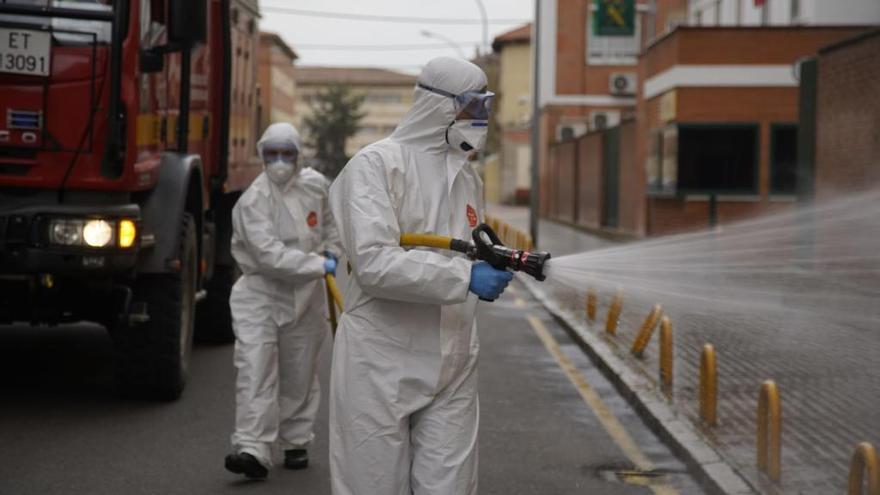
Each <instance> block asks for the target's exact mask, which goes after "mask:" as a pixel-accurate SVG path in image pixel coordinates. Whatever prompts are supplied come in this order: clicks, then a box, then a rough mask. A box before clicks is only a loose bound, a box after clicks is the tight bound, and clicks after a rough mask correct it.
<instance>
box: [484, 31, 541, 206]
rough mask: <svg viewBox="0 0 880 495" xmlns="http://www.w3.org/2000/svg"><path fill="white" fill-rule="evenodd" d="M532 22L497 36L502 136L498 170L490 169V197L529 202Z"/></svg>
mask: <svg viewBox="0 0 880 495" xmlns="http://www.w3.org/2000/svg"><path fill="white" fill-rule="evenodd" d="M531 32H532V29H531V24H528V25H525V26H521V27H519V28H516V29H514V30H512V31H509V32H507V33H504V34H502V35H500V36H498V37H496V38H495V40H494V42H493V43H492V49H493V50H494V51H495V53H496V54H497V55H498V59H499V62H498V63H499V71H498V74H499V77H498V87H497V88H492V89H493V90H494V91H495V92H496V93H497V96H496V99H495V103H494V108H493V109H492V110H493V113H494V117H495V121H496V123H497V130H498V132H499V134H500V136H499V138H500V139H499V148H500V149H499V155H500V156H499V160H498V161H497V162H496V163H497V165H496V167H497V171H492V170H489V169H488V168H487V170H486V199H487V200H488V201H490V202H496V203H527V202H528V198H529V191H530V189H531V172H530V170H531V144H530V119H531V113H532V112H531V110H532V94H531V87H532V84H531V63H532V62H531V58H532V57H531Z"/></svg>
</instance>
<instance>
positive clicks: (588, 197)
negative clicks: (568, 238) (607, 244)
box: [538, 0, 880, 236]
mask: <svg viewBox="0 0 880 495" xmlns="http://www.w3.org/2000/svg"><path fill="white" fill-rule="evenodd" d="M626 3H627V2H612V1H602V0H599V1H595V2H587V1H576V0H555V1H554V0H548V1H547V2H541V4H540V10H539V21H540V27H539V36H540V41H539V47H538V50H539V53H540V56H541V58H540V60H539V61H538V65H539V74H540V75H541V76H540V83H539V84H540V87H539V88H540V108H541V115H540V118H541V149H540V177H541V191H540V199H541V201H540V205H541V212H542V214H543V215H544V216H547V217H550V218H554V219H557V220H560V221H564V222H569V223H573V224H576V225H580V226H583V227H585V228H589V229H594V230H600V231H605V232H608V233H617V234H623V235H627V236H644V235H661V234H667V233H673V232H680V231H686V230H694V229H700V228H705V227H707V226H709V225H714V224H716V223H724V222H731V221H736V220H740V219H743V218H747V217H750V216H754V215H758V214H762V213H766V212H771V211H776V210H780V209H785V208H790V207H791V205H793V204H794V201H795V199H796V197H797V192H798V174H799V170H798V169H799V165H798V156H797V151H798V149H799V148H800V146H801V143H800V142H799V136H798V120H799V105H800V103H799V76H800V74H799V72H800V68H801V64H802V62H803V61H804V60H807V59H808V58H809V57H811V56H815V54H816V53H818V51H819V50H820V49H821V48H822V47H824V46H827V45H829V44H833V43H836V42H839V41H841V40H844V39H846V38H848V37H851V36H854V35H857V34H859V33H862V32H865V31H866V29H867V28H866V27H865V26H861V25H856V21H853V17H855V16H857V14H859V13H861V14H864V16H867V17H866V18H863V19H861V21H864V22H868V23H880V17H876V16H875V14H874V13H873V10H872V5H880V2H873V3H872V5H867V3H866V2H862V1H861V0H848V1H847V2H833V3H834V4H835V5H836V6H838V10H844V11H846V12H849V13H848V14H846V15H844V14H841V13H840V12H839V11H838V10H835V12H834V14H833V15H830V14H829V15H827V16H825V15H826V10H825V9H826V7H827V6H826V5H819V4H823V2H806V1H804V2H801V3H800V4H797V5H794V7H793V6H792V5H793V4H790V3H789V4H785V2H783V1H765V2H753V1H749V2H734V1H730V2H726V1H718V2H706V1H699V0H697V1H691V2H685V1H680V2H674V1H669V2H662V1H659V0H658V1H652V2H638V3H636V4H635V9H634V10H635V12H634V13H633V18H634V24H635V25H634V26H632V28H633V29H631V31H630V39H629V40H628V41H624V39H625V37H624V38H621V37H619V36H616V35H611V36H609V35H607V33H606V34H600V33H597V32H594V31H595V30H596V29H598V27H597V26H600V24H599V23H597V22H596V20H597V19H595V17H596V16H599V15H603V12H602V9H605V8H612V9H617V8H620V7H619V6H620V5H621V4H626ZM761 3H763V4H764V5H763V7H761V6H760V5H759V4H761ZM849 3H852V9H849V6H848V5H844V4H849ZM783 4H785V5H783ZM735 5H738V6H739V8H740V11H741V15H740V18H739V23H738V24H737V23H736V22H737V18H736V17H735V14H736V12H735V9H734V6H735ZM756 5H758V6H757V7H756ZM783 7H785V8H783ZM761 8H766V9H767V10H765V11H764V12H765V14H763V15H765V16H767V17H768V19H765V21H764V22H763V24H764V25H762V21H761V18H760V15H761V12H760V9H761ZM786 8H787V9H788V13H789V14H791V10H792V9H794V10H795V12H794V13H795V14H796V15H795V16H794V17H792V16H791V15H789V17H787V18H785V16H783V15H782V14H781V13H780V12H782V11H785V10H786ZM711 9H715V10H711ZM755 9H758V10H755ZM874 10H876V9H874ZM701 12H702V13H701ZM563 14H564V15H563ZM728 14H729V15H728ZM876 14H878V15H880V12H877V13H876ZM756 15H757V16H758V17H755V16H756ZM731 16H733V17H731ZM823 16H825V17H823ZM870 16H875V17H870ZM707 18H711V19H713V21H712V22H713V23H714V24H712V25H708V26H707V25H706V24H707V23H708V21H707ZM716 18H717V22H715V20H716ZM786 19H787V20H786ZM696 21H699V24H700V25H696V24H698V23H697V22H696ZM792 23H794V24H795V25H792ZM768 24H770V25H768ZM614 34H619V33H614ZM642 36H643V37H642ZM601 38H605V40H604V41H603V40H601ZM626 43H630V45H628V46H625V45H626ZM597 46H598V47H603V48H602V49H601V50H605V55H604V56H601V57H600V56H599V52H600V51H601V50H600V49H599V48H597ZM624 48H626V49H627V51H623V50H624ZM632 53H634V55H632V56H630V54H632ZM603 61H606V62H608V63H613V64H614V65H611V66H606V65H603ZM608 67H611V69H610V70H609V69H608ZM624 71H626V72H624ZM606 78H607V79H606ZM603 79H606V84H607V85H608V86H607V87H606V88H605V90H606V92H605V93H601V90H602V88H600V83H601V81H602V80H603ZM616 81H617V82H619V84H616V83H615V82H616ZM630 87H631V89H629V88H630ZM620 88H627V91H628V92H630V93H631V95H627V94H620ZM599 115H604V118H602V119H601V122H600V121H597V117H598V116H599ZM801 141H802V139H801Z"/></svg>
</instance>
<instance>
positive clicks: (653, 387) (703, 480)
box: [517, 274, 760, 495]
mask: <svg viewBox="0 0 880 495" xmlns="http://www.w3.org/2000/svg"><path fill="white" fill-rule="evenodd" d="M517 275H518V278H519V280H520V282H522V283H523V285H525V286H526V288H527V289H528V290H529V292H530V293H531V294H532V296H534V297H535V299H537V300H538V301H540V302H541V304H542V305H543V306H544V308H545V309H547V311H549V312H550V313H551V314H552V315H553V316H554V317H555V318H556V319H557V320H558V321H559V322H560V323H562V325H563V327H564V328H565V330H566V331H567V332H568V334H569V335H570V336H571V337H572V338H573V339H574V340H575V342H577V344H578V345H579V346H580V347H581V349H583V350H584V352H586V353H587V355H588V356H589V357H590V358H591V359H592V360H593V361H594V362H595V363H596V365H597V367H598V368H599V369H600V370H601V371H602V373H603V374H604V375H605V376H606V377H607V378H608V379H609V380H610V381H611V382H612V383H613V384H614V386H615V387H616V388H617V389H618V391H619V392H620V393H621V395H623V396H624V397H625V398H626V399H627V401H628V402H629V403H630V404H632V406H633V407H634V408H635V410H636V411H637V412H638V414H639V415H640V416H641V417H642V419H643V420H644V421H645V422H646V423H647V424H648V426H649V427H650V428H651V430H653V431H654V432H655V433H656V434H657V435H658V436H660V437H661V438H662V439H663V440H664V441H665V442H666V443H667V444H669V446H670V447H671V448H672V449H673V451H675V453H676V454H677V455H678V456H680V457H681V458H682V459H683V460H684V462H685V463H686V464H687V465H688V466H689V467H690V468H692V469H693V470H694V471H695V473H696V475H697V479H698V481H699V482H700V484H701V485H703V487H704V488H705V489H706V490H708V491H710V492H711V493H714V494H721V495H754V494H757V493H760V492H759V490H757V489H755V488H754V487H753V486H752V485H751V484H750V483H749V482H748V481H747V480H746V479H745V478H744V477H743V476H742V475H741V474H740V473H738V472H737V471H736V469H734V468H733V466H731V465H730V464H728V463H727V462H726V461H725V460H724V458H723V457H722V456H721V454H720V453H719V452H718V451H717V450H716V449H715V448H714V447H713V446H712V445H710V443H709V442H708V441H707V440H706V439H705V438H704V437H703V435H702V434H701V433H700V432H699V430H698V429H697V428H696V427H694V426H693V424H692V423H691V422H690V420H688V419H687V418H683V417H681V415H680V414H679V413H678V412H676V411H675V409H674V408H673V407H672V405H671V404H670V403H669V402H668V401H667V400H666V399H665V397H663V395H662V393H661V392H660V390H659V388H658V387H657V384H656V383H655V382H653V381H651V380H650V379H649V378H648V377H647V376H645V375H644V373H643V372H642V371H639V370H637V369H636V368H635V367H633V366H630V365H629V364H628V363H627V362H626V360H625V358H624V357H623V356H621V355H620V353H619V351H618V350H617V349H615V348H614V347H612V344H610V343H609V342H607V341H606V340H605V339H603V338H601V337H600V336H598V335H596V334H594V333H591V332H590V331H589V329H588V328H587V325H586V322H585V321H578V319H576V318H574V317H573V316H572V315H571V314H569V313H568V312H566V311H564V310H563V309H562V308H561V307H560V306H559V304H558V303H557V302H556V301H555V300H553V299H552V298H551V297H549V296H548V295H547V294H546V293H545V292H544V290H543V288H542V287H540V284H538V283H537V282H535V281H533V280H532V279H531V278H529V277H527V276H523V275H521V274H517Z"/></svg>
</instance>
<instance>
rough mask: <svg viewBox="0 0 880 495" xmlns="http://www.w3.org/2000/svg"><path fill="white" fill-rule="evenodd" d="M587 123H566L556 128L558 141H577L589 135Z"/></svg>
mask: <svg viewBox="0 0 880 495" xmlns="http://www.w3.org/2000/svg"><path fill="white" fill-rule="evenodd" d="M588 130H589V127H588V126H587V123H586V122H566V123H562V124H559V125H557V126H556V141H568V140H570V139H577V138H579V137H581V136H583V135H584V134H586V133H587V131H588Z"/></svg>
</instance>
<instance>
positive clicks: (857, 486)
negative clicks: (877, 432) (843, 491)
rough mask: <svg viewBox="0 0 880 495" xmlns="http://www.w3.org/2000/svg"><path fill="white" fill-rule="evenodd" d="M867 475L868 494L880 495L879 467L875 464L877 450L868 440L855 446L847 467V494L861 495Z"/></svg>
mask: <svg viewBox="0 0 880 495" xmlns="http://www.w3.org/2000/svg"><path fill="white" fill-rule="evenodd" d="M865 474H867V476H868V480H867V481H868V495H880V467H878V465H877V450H876V449H875V448H874V446H873V445H871V444H870V443H868V442H862V443H860V444H859V445H858V446H856V451H855V453H854V454H853V457H852V462H851V463H850V467H849V492H848V493H849V495H862V493H863V492H862V486H863V485H864V484H865Z"/></svg>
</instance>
